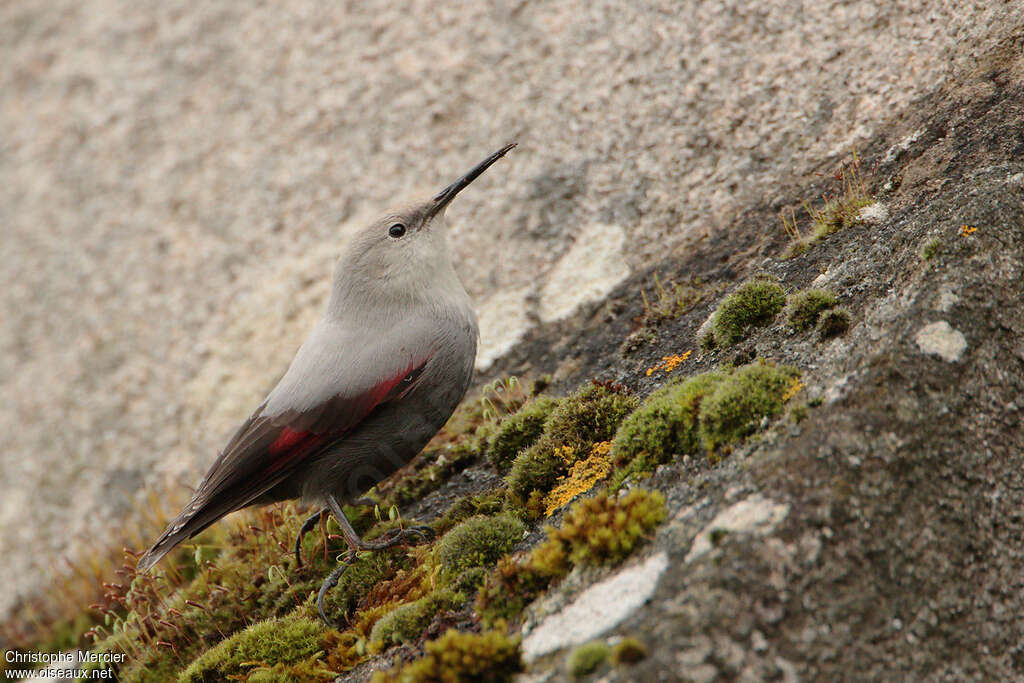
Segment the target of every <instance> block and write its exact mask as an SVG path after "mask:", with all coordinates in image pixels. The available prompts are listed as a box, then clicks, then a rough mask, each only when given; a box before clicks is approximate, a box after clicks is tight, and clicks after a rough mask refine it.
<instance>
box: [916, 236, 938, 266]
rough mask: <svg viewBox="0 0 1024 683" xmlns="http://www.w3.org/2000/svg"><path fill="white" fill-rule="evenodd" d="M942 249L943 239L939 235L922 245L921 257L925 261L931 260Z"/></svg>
mask: <svg viewBox="0 0 1024 683" xmlns="http://www.w3.org/2000/svg"><path fill="white" fill-rule="evenodd" d="M941 249H942V240H940V239H939V238H938V237H935V238H933V239H930V240H928V241H927V242H925V243H924V244H923V245H922V246H921V258H922V259H923V260H925V261H931V260H932V259H933V258H935V257H936V256H938V255H939V251H940V250H941Z"/></svg>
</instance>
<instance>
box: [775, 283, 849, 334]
mask: <svg viewBox="0 0 1024 683" xmlns="http://www.w3.org/2000/svg"><path fill="white" fill-rule="evenodd" d="M838 305H839V299H838V298H836V295H835V294H833V293H832V292H829V291H826V290H824V289H805V290H803V291H800V292H797V293H796V294H794V295H793V296H791V297H789V305H788V306H787V309H786V310H787V318H788V320H789V324H790V326H791V327H792V328H793V329H795V330H796V331H797V332H806V331H807V330H809V329H811V328H812V327H814V324H815V323H816V322H818V318H819V317H820V316H821V314H822V312H824V311H826V310H828V309H830V308H835V307H836V306H838Z"/></svg>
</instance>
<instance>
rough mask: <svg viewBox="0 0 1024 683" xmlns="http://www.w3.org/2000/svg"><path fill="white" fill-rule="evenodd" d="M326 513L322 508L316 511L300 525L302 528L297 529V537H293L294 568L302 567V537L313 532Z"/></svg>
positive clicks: (325, 509)
mask: <svg viewBox="0 0 1024 683" xmlns="http://www.w3.org/2000/svg"><path fill="white" fill-rule="evenodd" d="M326 512H327V508H322V509H320V510H317V511H316V512H314V513H313V514H311V515H310V516H309V517H307V518H306V521H304V522H303V523H302V526H300V527H299V535H298V536H296V537H295V566H296V567H301V566H302V539H303V537H304V536H305V535H306V534H308V533H309V532H310V531H312V530H313V527H315V526H316V525H317V522H319V521H320V518H321V517H323V516H324V514H325V513H326Z"/></svg>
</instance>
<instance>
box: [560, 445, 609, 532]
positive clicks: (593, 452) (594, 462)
mask: <svg viewBox="0 0 1024 683" xmlns="http://www.w3.org/2000/svg"><path fill="white" fill-rule="evenodd" d="M611 448H612V442H611V441H601V442H599V443H595V444H594V445H593V447H591V449H590V455H589V456H587V458H586V459H584V460H580V461H579V462H577V463H575V464H573V466H572V468H571V469H570V470H569V473H568V474H567V475H566V476H564V477H561V478H560V479H559V483H558V485H557V486H555V488H554V489H552V491H551V493H549V494H548V497H547V499H546V500H545V511H544V512H545V516H547V517H550V516H551V515H552V514H554V513H555V511H556V510H558V509H559V508H561V507H563V506H564V505H565V504H566V503H568V502H569V501H571V500H572V499H573V498H575V497H576V496H578V495H580V494H581V493H585V492H587V491H589V490H590V489H592V488H594V486H595V485H596V484H597V482H599V481H601V480H603V479H604V478H606V477H607V476H608V475H609V474H611V472H612V461H611V458H610V457H609V456H608V453H609V451H611Z"/></svg>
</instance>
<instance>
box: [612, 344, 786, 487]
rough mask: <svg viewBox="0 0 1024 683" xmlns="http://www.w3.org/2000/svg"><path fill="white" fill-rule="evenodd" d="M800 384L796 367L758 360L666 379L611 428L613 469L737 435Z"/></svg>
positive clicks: (771, 412)
mask: <svg viewBox="0 0 1024 683" xmlns="http://www.w3.org/2000/svg"><path fill="white" fill-rule="evenodd" d="M802 387H803V385H802V384H801V383H800V382H799V372H798V371H797V370H796V368H792V367H787V366H775V365H770V364H768V363H763V362H759V363H752V364H750V365H745V366H743V367H741V368H738V369H736V370H733V371H732V372H719V371H712V372H706V373H702V374H699V375H694V376H693V377H689V378H687V379H685V380H683V381H680V382H675V383H673V384H669V385H668V386H666V387H663V388H661V389H659V390H658V391H656V392H654V393H653V394H651V395H650V396H649V397H648V398H647V400H646V401H644V402H643V404H642V405H641V406H640V407H639V408H638V409H637V410H636V411H635V412H633V413H632V414H630V416H629V417H627V418H626V419H625V420H624V421H623V423H622V426H621V427H620V428H619V431H618V432H616V434H615V440H614V441H613V442H612V451H611V456H612V462H613V463H614V465H615V466H616V467H618V468H620V469H619V471H618V473H617V475H618V476H621V477H623V478H624V477H625V476H627V475H628V474H630V473H635V472H641V471H644V470H648V469H652V468H653V467H654V466H656V465H658V464H661V463H666V462H670V461H671V460H673V459H674V458H675V457H677V456H680V455H685V454H688V453H694V452H697V451H698V450H701V449H703V450H704V451H706V452H708V453H711V452H713V451H714V449H715V448H716V447H717V446H721V445H725V444H729V443H732V442H734V441H737V440H739V439H741V438H743V437H744V436H746V435H748V434H749V433H750V432H752V431H753V430H754V428H756V426H757V425H759V424H760V422H761V420H763V419H764V418H765V417H773V416H775V415H778V414H779V413H780V412H781V410H782V406H783V405H784V404H785V403H787V402H788V401H789V400H790V399H792V398H793V397H794V396H795V395H796V394H797V393H799V390H800V388H802ZM612 480H613V482H614V481H616V476H614V475H613V478H612Z"/></svg>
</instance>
